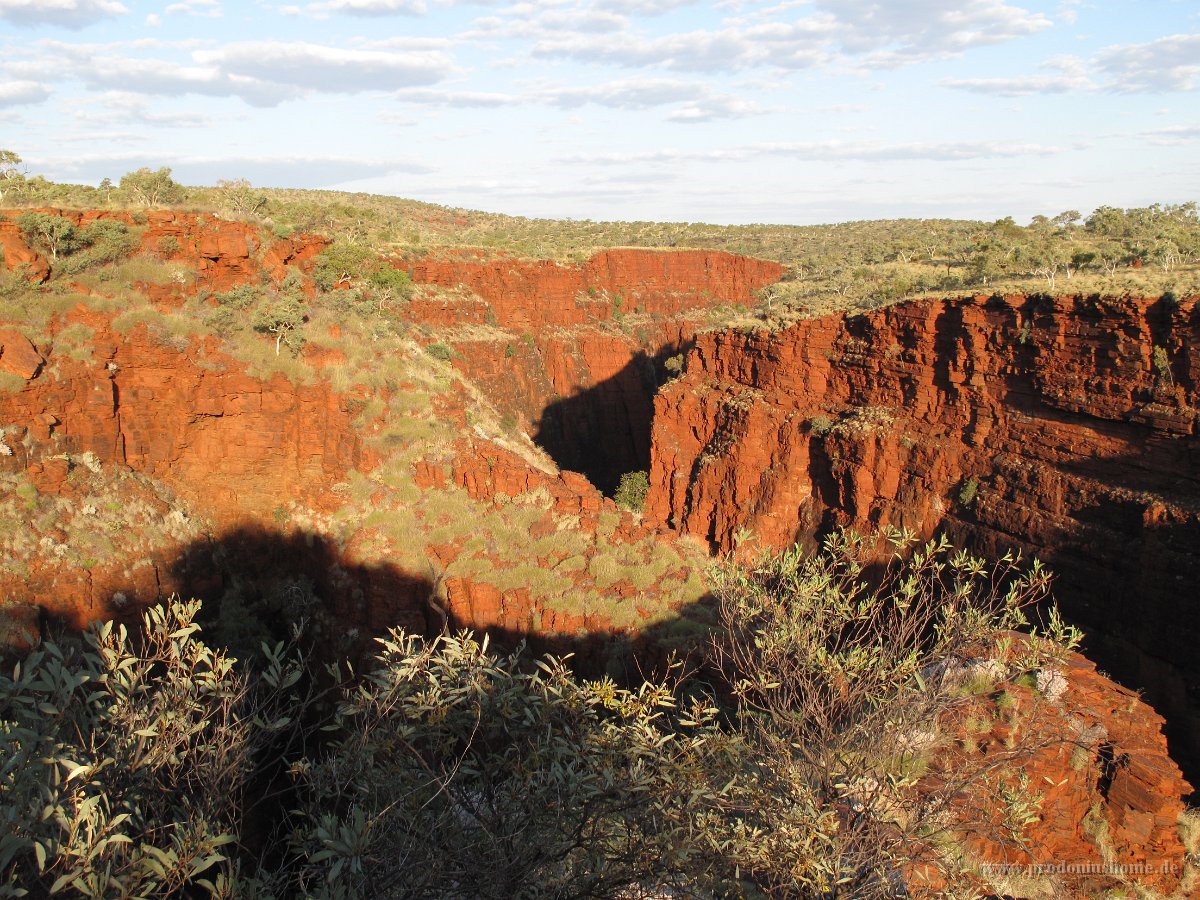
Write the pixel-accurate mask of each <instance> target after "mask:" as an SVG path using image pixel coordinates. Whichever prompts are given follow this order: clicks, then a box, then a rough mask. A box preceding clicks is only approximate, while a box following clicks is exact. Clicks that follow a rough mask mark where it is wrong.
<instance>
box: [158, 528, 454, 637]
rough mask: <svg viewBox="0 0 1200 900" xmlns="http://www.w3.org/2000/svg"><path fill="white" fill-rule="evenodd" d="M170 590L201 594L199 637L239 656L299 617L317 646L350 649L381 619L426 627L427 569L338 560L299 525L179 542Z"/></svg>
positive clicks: (284, 631)
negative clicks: (201, 634) (290, 528)
mask: <svg viewBox="0 0 1200 900" xmlns="http://www.w3.org/2000/svg"><path fill="white" fill-rule="evenodd" d="M169 576H170V581H171V584H172V588H173V590H174V591H175V592H177V593H179V594H180V595H182V596H185V597H194V598H198V599H200V600H201V601H202V602H203V604H204V605H203V608H202V612H201V624H202V625H204V627H205V637H206V640H208V641H210V642H212V643H215V644H221V645H222V646H225V647H227V648H228V649H230V650H231V651H232V652H233V653H234V655H236V656H238V657H239V658H242V659H246V658H249V657H250V656H253V655H255V654H256V653H257V652H258V648H259V645H260V643H261V642H263V641H266V642H270V643H273V642H275V641H280V640H287V639H289V637H290V636H291V631H292V625H293V624H294V623H297V622H299V621H300V620H302V619H303V620H305V621H306V622H307V623H308V626H309V627H310V628H311V629H313V635H312V637H313V640H314V643H315V646H316V647H317V648H318V649H319V650H320V655H322V656H325V657H332V656H338V655H344V656H348V657H352V658H357V657H359V656H360V655H361V653H362V651H363V650H364V649H368V648H369V642H368V640H367V639H368V637H369V636H371V635H373V634H381V633H383V632H384V631H386V629H387V627H388V626H389V625H398V626H401V627H403V628H405V629H407V630H410V631H417V632H422V633H424V632H427V631H428V630H430V627H431V620H432V619H435V618H436V616H435V615H434V607H433V605H432V600H433V597H434V594H435V585H434V581H433V580H432V578H430V577H428V576H426V575H424V574H422V573H414V572H408V571H405V570H404V569H402V568H400V567H398V566H394V565H389V564H379V565H361V564H353V563H347V562H346V560H345V559H344V557H343V555H342V553H341V552H340V550H339V549H338V547H337V546H336V545H334V544H333V543H331V542H329V541H328V540H326V539H324V538H323V537H322V536H320V535H317V534H313V533H310V532H305V531H291V532H286V533H285V532H283V531H276V530H272V529H270V528H263V527H256V526H247V527H241V528H235V529H232V530H229V531H226V532H224V533H222V534H220V535H219V536H217V537H215V538H212V539H203V540H199V541H196V542H194V543H193V544H191V545H189V546H188V547H186V548H185V549H184V550H183V551H182V552H181V553H180V554H179V556H178V557H177V559H176V560H175V562H174V564H173V565H172V566H171V567H170V570H169Z"/></svg>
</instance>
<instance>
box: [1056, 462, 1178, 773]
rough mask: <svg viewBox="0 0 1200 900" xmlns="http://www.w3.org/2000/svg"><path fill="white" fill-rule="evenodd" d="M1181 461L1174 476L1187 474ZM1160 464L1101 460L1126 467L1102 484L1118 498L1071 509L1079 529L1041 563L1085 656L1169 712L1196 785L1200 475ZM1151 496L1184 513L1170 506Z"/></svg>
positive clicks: (1173, 736)
mask: <svg viewBox="0 0 1200 900" xmlns="http://www.w3.org/2000/svg"><path fill="white" fill-rule="evenodd" d="M1189 443H1192V448H1193V450H1192V452H1194V447H1195V444H1194V442H1189ZM1162 450H1163V453H1165V454H1175V453H1181V454H1184V455H1185V456H1186V450H1187V448H1185V447H1181V446H1178V443H1177V442H1164V445H1163V447H1162ZM1181 461H1183V462H1184V463H1185V465H1184V466H1183V467H1182V468H1178V467H1176V468H1175V469H1174V471H1175V472H1176V473H1180V472H1183V473H1186V472H1189V471H1192V469H1191V467H1190V466H1189V465H1187V464H1186V460H1185V459H1183V460H1181ZM1166 462H1167V461H1166V459H1159V460H1158V461H1157V464H1154V463H1152V464H1149V465H1148V464H1147V459H1146V458H1145V457H1144V456H1141V457H1137V458H1131V459H1116V460H1108V461H1106V468H1110V469H1111V471H1112V472H1113V473H1118V472H1123V473H1125V474H1124V477H1123V478H1122V477H1114V478H1113V480H1111V481H1109V482H1108V483H1109V484H1115V485H1118V486H1119V487H1121V488H1122V489H1125V490H1124V491H1123V497H1122V498H1121V499H1117V500H1113V499H1106V500H1105V501H1104V502H1102V503H1101V502H1097V503H1092V504H1090V505H1088V506H1086V507H1084V508H1081V509H1079V510H1078V511H1076V512H1075V514H1074V518H1075V519H1076V520H1077V521H1079V522H1081V523H1084V526H1085V527H1084V529H1082V530H1081V531H1080V533H1078V534H1072V535H1067V536H1064V539H1063V541H1062V545H1061V547H1060V548H1058V549H1056V552H1055V553H1054V555H1053V556H1052V557H1050V558H1049V559H1048V560H1047V562H1048V563H1049V564H1050V566H1051V567H1052V568H1053V570H1054V571H1055V573H1056V575H1057V578H1056V581H1055V594H1056V595H1057V597H1058V599H1059V602H1060V604H1061V606H1062V609H1063V611H1064V613H1065V614H1066V615H1068V616H1070V617H1071V618H1072V619H1073V620H1074V621H1076V622H1077V623H1078V624H1079V625H1080V627H1081V628H1083V629H1084V631H1085V632H1086V638H1085V642H1084V649H1085V652H1086V653H1087V655H1088V656H1089V657H1090V658H1091V659H1093V660H1095V661H1096V662H1097V663H1098V664H1099V665H1100V666H1101V667H1102V668H1104V669H1105V670H1106V671H1108V672H1109V674H1111V675H1112V676H1113V677H1114V678H1115V679H1116V680H1117V681H1119V682H1120V683H1121V684H1124V685H1125V686H1127V687H1130V688H1133V689H1136V690H1139V691H1141V692H1143V693H1144V695H1145V697H1146V700H1147V701H1148V702H1149V703H1150V705H1151V706H1153V707H1154V708H1155V710H1157V711H1158V712H1159V713H1160V714H1161V715H1162V716H1164V717H1165V718H1166V720H1167V724H1166V728H1165V729H1164V730H1165V732H1166V734H1167V739H1168V742H1169V744H1170V747H1171V755H1172V757H1174V758H1175V759H1176V761H1178V762H1179V764H1180V766H1181V767H1182V768H1183V770H1184V775H1185V776H1186V777H1187V778H1188V780H1190V781H1191V782H1192V784H1193V785H1194V786H1196V787H1197V788H1198V789H1200V653H1197V647H1196V635H1198V634H1200V602H1198V601H1200V516H1198V515H1197V510H1200V482H1197V480H1196V479H1194V478H1188V477H1174V478H1172V477H1170V476H1169V475H1167V474H1166V473H1167V472H1169V471H1170V468H1168V467H1167V466H1166ZM1094 466H1095V464H1094V463H1092V462H1089V463H1086V464H1081V465H1080V466H1079V468H1080V469H1084V468H1085V467H1086V469H1087V470H1088V474H1091V470H1093V469H1094ZM1065 468H1067V469H1068V470H1069V469H1072V468H1074V467H1073V466H1071V465H1069V464H1068V465H1067V466H1066V467H1065ZM1151 486H1153V487H1151ZM1155 488H1158V489H1157V490H1155ZM1148 491H1150V492H1152V493H1150V492H1148ZM1154 494H1160V495H1161V496H1165V497H1168V498H1169V499H1170V500H1171V501H1172V502H1173V503H1177V504H1178V505H1179V507H1181V508H1182V509H1183V510H1187V511H1188V512H1186V513H1184V514H1183V515H1178V514H1176V513H1173V512H1171V511H1169V510H1168V509H1167V508H1166V507H1165V505H1163V504H1161V503H1158V502H1155V501H1154V500H1153V495H1154Z"/></svg>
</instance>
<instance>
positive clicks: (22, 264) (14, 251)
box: [0, 216, 50, 284]
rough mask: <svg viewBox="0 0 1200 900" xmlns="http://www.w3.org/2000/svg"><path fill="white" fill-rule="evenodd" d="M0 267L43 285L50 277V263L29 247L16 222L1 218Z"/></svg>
mask: <svg viewBox="0 0 1200 900" xmlns="http://www.w3.org/2000/svg"><path fill="white" fill-rule="evenodd" d="M0 266H3V267H4V268H5V269H7V270H8V271H10V272H15V273H17V274H18V275H21V276H22V277H24V278H26V279H27V280H29V281H31V282H33V283H34V284H41V283H42V282H43V281H45V280H46V279H47V278H49V277H50V263H48V262H47V261H46V260H45V259H43V258H42V256H41V255H40V254H39V253H38V252H37V251H35V250H34V249H33V248H31V247H30V246H29V244H28V243H27V242H26V240H25V234H24V232H22V231H21V229H20V228H19V227H18V226H17V223H16V222H13V221H9V220H7V219H5V218H4V217H3V216H0Z"/></svg>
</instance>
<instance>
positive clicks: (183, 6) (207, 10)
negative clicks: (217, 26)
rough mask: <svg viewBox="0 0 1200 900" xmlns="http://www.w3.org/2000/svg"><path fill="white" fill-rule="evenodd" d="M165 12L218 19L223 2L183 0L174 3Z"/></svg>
mask: <svg viewBox="0 0 1200 900" xmlns="http://www.w3.org/2000/svg"><path fill="white" fill-rule="evenodd" d="M164 12H166V13H168V14H169V15H174V14H177V13H182V14H184V15H188V16H204V17H206V18H210V19H216V18H219V17H220V16H221V15H222V10H221V4H220V3H218V2H217V0H183V2H182V3H172V4H171V5H170V6H168V7H167V8H166V10H164Z"/></svg>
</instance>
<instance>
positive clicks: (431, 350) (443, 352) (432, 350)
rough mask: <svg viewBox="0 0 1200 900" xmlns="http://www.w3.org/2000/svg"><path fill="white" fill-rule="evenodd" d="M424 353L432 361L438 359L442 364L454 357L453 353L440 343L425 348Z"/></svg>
mask: <svg viewBox="0 0 1200 900" xmlns="http://www.w3.org/2000/svg"><path fill="white" fill-rule="evenodd" d="M425 352H426V353H428V354H429V355H430V356H432V357H433V358H434V359H440V360H441V361H442V362H449V361H450V359H451V357H452V356H453V355H454V354H453V351H451V350H450V348H449V347H447V346H446V345H445V344H442V343H437V344H430V345H429V346H428V347H426V348H425Z"/></svg>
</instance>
